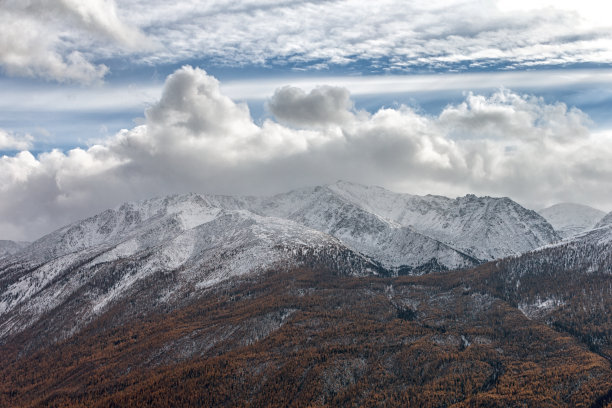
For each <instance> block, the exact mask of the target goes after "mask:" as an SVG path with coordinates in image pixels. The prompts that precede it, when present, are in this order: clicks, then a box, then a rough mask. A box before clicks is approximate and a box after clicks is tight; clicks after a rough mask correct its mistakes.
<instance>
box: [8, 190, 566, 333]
mask: <svg viewBox="0 0 612 408" xmlns="http://www.w3.org/2000/svg"><path fill="white" fill-rule="evenodd" d="M558 239H559V237H558V236H557V234H556V233H555V232H554V230H553V228H552V227H551V226H550V224H548V223H547V222H546V220H544V219H543V218H542V217H541V216H539V215H538V214H537V213H535V212H533V211H530V210H527V209H525V208H523V207H521V206H520V205H518V204H517V203H515V202H514V201H512V200H510V199H508V198H491V197H481V198H479V197H476V196H473V195H468V196H465V197H460V198H457V199H450V198H446V197H440V196H424V197H421V196H414V195H409V194H397V193H393V192H390V191H387V190H384V189H382V188H380V187H367V186H362V185H358V184H352V183H346V182H338V183H335V184H332V185H328V186H319V187H313V188H306V189H300V190H295V191H291V192H288V193H284V194H279V195H276V196H273V197H230V196H214V195H199V194H187V195H175V196H168V197H162V198H154V199H150V200H145V201H141V202H136V203H126V204H123V205H121V206H119V207H117V208H115V209H113V210H107V211H104V212H102V213H100V214H98V215H95V216H93V217H91V218H88V219H85V220H82V221H78V222H75V223H73V224H70V225H68V226H66V227H63V228H61V229H59V230H57V231H55V232H53V233H51V234H49V235H47V236H45V237H42V238H41V239H39V240H37V241H36V242H34V243H32V244H31V245H29V246H27V247H26V248H23V249H22V250H20V251H19V252H17V253H15V254H13V255H11V256H7V257H4V258H0V341H2V339H3V338H6V337H7V336H10V335H12V334H15V333H18V332H20V331H23V330H24V329H26V328H28V327H30V326H32V325H36V324H38V322H39V321H40V319H41V316H43V315H45V314H46V313H49V312H51V311H56V310H61V311H62V313H61V314H62V315H65V316H71V319H72V318H73V317H75V316H76V318H75V319H73V320H75V323H66V322H64V323H63V324H64V325H66V327H65V333H64V335H70V334H71V333H74V332H75V331H76V330H78V328H79V327H81V326H82V325H84V324H86V323H87V322H88V321H91V320H92V319H94V318H95V316H97V315H99V314H100V313H102V312H104V310H107V309H108V308H109V307H110V306H112V305H113V304H116V303H117V302H122V301H125V299H129V298H130V296H134V294H135V293H138V294H139V296H147V297H150V299H151V301H152V302H153V303H154V304H159V303H160V302H161V303H166V304H169V305H171V304H173V303H174V302H177V301H178V300H179V299H181V298H184V297H188V296H194V295H195V296H197V293H199V292H200V291H203V290H206V288H208V287H210V286H212V285H216V284H217V283H219V282H221V281H224V280H227V279H229V278H232V277H236V276H240V275H244V274H247V273H257V272H258V271H261V270H265V269H267V268H270V267H274V266H277V267H278V266H281V267H282V265H291V266H295V265H300V264H306V265H307V264H309V263H313V262H316V263H317V264H319V265H321V264H323V265H327V266H329V267H330V268H331V269H332V270H337V271H341V272H342V273H351V274H356V275H368V274H402V273H408V274H420V273H425V272H429V271H432V270H433V271H435V270H441V269H453V268H465V267H470V266H473V265H476V264H479V263H481V262H484V261H487V260H491V259H496V258H500V257H505V256H508V255H516V254H520V253H524V252H526V251H529V250H532V249H534V248H537V247H541V246H543V245H546V244H549V243H552V242H554V241H557V240H558Z"/></svg>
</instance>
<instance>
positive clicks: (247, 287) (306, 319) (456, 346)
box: [0, 258, 612, 407]
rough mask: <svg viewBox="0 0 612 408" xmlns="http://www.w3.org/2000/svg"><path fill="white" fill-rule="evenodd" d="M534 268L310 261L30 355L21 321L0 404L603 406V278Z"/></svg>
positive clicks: (608, 399)
mask: <svg viewBox="0 0 612 408" xmlns="http://www.w3.org/2000/svg"><path fill="white" fill-rule="evenodd" d="M530 262H531V263H534V262H536V261H535V260H529V258H516V259H509V260H506V261H503V262H496V263H489V264H486V265H483V266H481V267H479V268H477V269H474V270H470V271H454V272H441V273H435V274H428V275H423V276H419V277H414V276H412V277H410V276H402V277H397V278H391V277H360V278H358V277H348V276H342V275H340V274H339V271H338V270H334V269H333V268H330V267H329V265H327V266H319V267H317V266H316V265H315V264H313V265H312V266H311V267H308V268H294V269H291V270H283V269H279V270H274V271H269V272H267V273H263V274H260V275H257V276H250V277H243V278H241V279H239V280H233V281H228V282H225V283H223V284H221V285H219V286H217V287H215V288H214V289H210V290H209V291H207V292H204V293H203V294H202V295H201V296H199V297H197V298H195V297H194V298H190V299H185V300H184V301H182V302H181V303H180V304H181V305H182V306H181V307H178V308H174V309H172V310H165V309H164V308H163V307H161V308H160V307H158V308H153V309H152V308H150V307H148V306H147V305H144V304H142V303H139V297H138V296H137V294H136V296H134V298H133V299H131V300H130V301H129V303H125V304H124V303H119V304H115V305H114V307H113V308H112V309H110V310H109V311H107V312H106V313H105V314H104V315H103V316H102V317H101V318H100V319H97V320H94V321H93V322H91V323H90V324H89V325H88V326H87V327H85V328H84V329H83V330H82V331H81V332H79V333H77V334H76V335H74V336H72V337H70V338H68V339H67V340H63V341H61V342H59V343H58V344H52V345H50V346H47V347H42V346H41V347H38V348H37V349H35V350H32V347H31V345H32V344H33V343H32V337H33V336H35V335H36V328H32V329H31V330H30V331H26V332H25V333H23V334H21V335H20V336H19V337H17V338H14V339H13V340H12V341H11V342H10V343H7V344H5V345H3V346H1V348H0V352H1V354H0V359H1V361H0V406H51V407H74V406H78V407H96V406H97V407H125V406H158V407H176V406H252V407H258V406H279V407H280V406H283V407H285V406H292V407H299V406H366V407H368V406H371V407H374V406H376V407H379V406H389V407H391V406H432V407H434V406H436V407H439V406H446V407H451V406H452V407H472V406H486V407H505V406H529V407H534V406H538V407H557V406H572V407H612V369H611V361H610V356H612V348H611V344H612V342H611V334H612V333H611V327H612V322H611V321H610V319H611V317H610V313H609V311H610V310H612V308H611V307H612V304H611V302H612V292H611V288H612V275H611V274H610V273H609V271H606V270H605V269H601V270H593V271H590V272H589V273H585V272H584V271H580V270H576V269H575V265H573V264H568V267H563V268H560V267H559V266H558V263H553V262H550V263H548V264H547V263H542V262H539V261H538V262H539V263H538V265H537V268H536V267H534V265H532V264H530ZM521 263H522V264H521ZM327 264H329V263H327ZM522 268H525V269H522ZM518 271H520V273H519V272H518ZM158 278H159V279H171V277H168V276H166V277H161V276H160V277H158ZM519 281H520V282H519ZM517 282H519V283H517ZM145 289H146V288H143V291H144V290H145ZM547 299H548V300H550V299H556V300H555V301H554V302H552V303H550V302H549V304H553V305H554V307H551V308H538V307H537V305H539V304H546V303H543V302H545V300H547ZM532 305H536V306H532ZM145 306H147V307H145ZM151 310H154V311H152V312H151ZM126 315H129V316H131V319H129V322H130V323H129V324H125V323H124V322H125V321H126V319H125V316H126ZM36 344H40V343H36Z"/></svg>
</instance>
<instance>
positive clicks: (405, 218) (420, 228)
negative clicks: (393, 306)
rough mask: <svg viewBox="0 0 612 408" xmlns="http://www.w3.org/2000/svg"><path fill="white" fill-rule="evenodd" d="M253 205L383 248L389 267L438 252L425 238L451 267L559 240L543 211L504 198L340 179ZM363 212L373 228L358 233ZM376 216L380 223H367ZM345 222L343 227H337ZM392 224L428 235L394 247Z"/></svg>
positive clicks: (373, 249) (374, 250)
mask: <svg viewBox="0 0 612 408" xmlns="http://www.w3.org/2000/svg"><path fill="white" fill-rule="evenodd" d="M332 207H333V209H332ZM348 208H350V209H351V210H350V211H352V212H353V216H351V215H350V213H349V211H347V209H348ZM254 211H258V210H257V209H254ZM259 211H262V212H263V213H265V214H273V215H276V216H279V217H285V218H291V219H294V220H296V221H298V222H301V223H304V224H305V225H308V226H310V227H312V228H316V229H322V230H324V231H326V232H328V233H330V234H331V235H334V236H336V237H338V238H340V239H341V240H342V241H343V242H345V243H347V244H348V245H349V246H352V247H354V248H355V249H357V250H359V251H361V252H364V253H366V254H368V255H370V256H374V257H379V256H380V255H379V252H380V251H381V249H382V251H383V253H386V255H387V258H386V259H385V261H387V263H388V264H390V265H392V266H397V265H398V264H401V263H402V262H405V263H406V264H408V265H410V258H411V257H413V258H414V259H416V260H418V261H416V262H417V263H418V262H420V261H421V260H422V259H424V258H427V257H428V256H429V259H430V258H432V257H437V255H436V252H435V251H434V252H432V249H433V248H434V246H433V244H432V241H434V242H436V243H437V245H441V246H442V247H443V249H442V248H440V250H442V251H443V252H444V253H443V254H440V257H441V258H445V257H446V258H447V259H448V260H447V261H445V262H443V263H444V264H445V265H446V266H447V267H449V268H457V267H463V266H465V265H466V264H469V262H468V261H467V259H469V258H472V262H473V258H475V259H476V260H479V261H487V260H492V259H497V258H500V257H505V256H510V255H517V254H520V253H523V252H526V251H529V250H531V249H534V248H537V247H540V246H542V245H546V244H548V243H552V242H555V241H557V240H559V239H560V237H559V236H558V235H557V234H556V233H555V232H554V230H553V228H552V227H551V226H550V224H548V222H546V220H545V219H544V218H542V217H541V216H539V215H538V214H537V213H535V212H534V211H531V210H527V209H525V208H523V207H522V206H520V205H519V204H517V203H516V202H514V201H512V200H510V199H509V198H492V197H476V196H474V195H467V196H465V197H459V198H456V199H451V198H447V197H441V196H431V195H428V196H423V197H422V196H416V195H410V194H398V193H393V192H391V191H388V190H385V189H383V188H381V187H368V186H363V185H359V184H355V183H348V182H343V181H340V182H337V183H335V184H332V185H329V186H324V187H317V188H314V189H303V190H297V191H293V192H289V193H286V194H281V195H279V196H275V197H272V198H271V199H269V200H267V201H264V202H263V203H262V204H261V208H260V209H259ZM339 214H340V215H339ZM365 219H370V220H371V221H370V224H371V225H370V230H371V231H373V232H371V233H364V231H367V228H358V227H357V225H359V223H360V222H361V221H360V220H365ZM375 220H378V224H380V225H381V226H376V227H372V225H374V224H376V222H375ZM383 224H384V225H385V228H387V230H388V231H387V232H384V233H383V234H384V235H385V238H377V237H373V235H376V233H377V232H379V233H382V232H381V231H382V229H384V228H383V227H382V225H383ZM345 225H346V226H349V228H343V226H345ZM398 229H400V230H404V231H410V232H411V233H412V234H416V235H418V237H419V242H424V241H426V240H428V243H427V244H425V243H424V244H423V247H424V249H423V252H421V251H418V250H417V251H413V253H412V254H406V253H405V252H401V248H398V247H401V245H400V244H399V243H397V241H396V240H395V239H394V238H393V237H392V235H397V230H398ZM389 231H393V232H389ZM396 238H397V239H399V240H400V241H401V240H402V239H403V238H402V237H399V236H398V237H396ZM415 239H416V238H415ZM370 243H371V244H372V246H369V245H368V244H370ZM394 243H395V244H394ZM381 244H383V245H382V246H381ZM418 247H419V246H418V245H416V246H413V248H418ZM435 248H438V247H435ZM448 250H452V251H454V252H455V255H453V256H451V255H450V253H448V252H447V251H448ZM428 254H429V255H428ZM449 257H450V258H449ZM453 258H454V260H453ZM453 262H454V263H453Z"/></svg>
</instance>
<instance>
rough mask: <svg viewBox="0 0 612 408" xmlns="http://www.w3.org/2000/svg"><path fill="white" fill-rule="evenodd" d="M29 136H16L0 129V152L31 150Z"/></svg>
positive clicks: (30, 138) (31, 139) (30, 137)
mask: <svg viewBox="0 0 612 408" xmlns="http://www.w3.org/2000/svg"><path fill="white" fill-rule="evenodd" d="M33 140H34V138H33V137H32V136H31V135H28V134H26V135H23V136H17V135H15V134H12V133H9V132H7V131H5V130H3V129H0V150H26V149H31V148H32V141H33Z"/></svg>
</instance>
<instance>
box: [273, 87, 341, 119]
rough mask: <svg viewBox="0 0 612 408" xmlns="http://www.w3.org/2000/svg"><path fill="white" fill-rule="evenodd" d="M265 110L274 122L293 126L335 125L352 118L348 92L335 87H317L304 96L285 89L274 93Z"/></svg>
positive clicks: (290, 89)
mask: <svg viewBox="0 0 612 408" xmlns="http://www.w3.org/2000/svg"><path fill="white" fill-rule="evenodd" d="M267 106H268V109H269V110H270V112H271V113H272V114H273V115H274V116H275V117H276V118H277V119H278V120H280V121H281V122H285V123H287V124H290V125H295V126H325V125H329V124H336V125H339V124H342V123H345V122H346V121H348V120H350V119H351V117H352V116H353V115H352V113H351V112H350V111H351V110H352V108H353V102H352V101H351V98H350V94H349V91H348V90H347V89H346V88H339V87H330V86H319V87H317V88H315V89H313V90H312V91H310V93H308V94H307V93H305V92H304V91H303V90H302V89H300V88H295V87H291V86H285V87H283V88H280V89H278V90H277V91H276V92H275V93H274V95H273V96H272V98H271V99H270V100H269V102H268V104H267Z"/></svg>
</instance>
